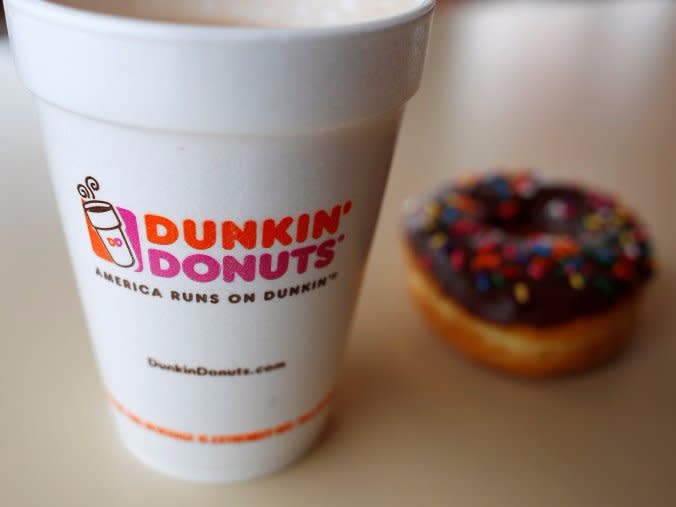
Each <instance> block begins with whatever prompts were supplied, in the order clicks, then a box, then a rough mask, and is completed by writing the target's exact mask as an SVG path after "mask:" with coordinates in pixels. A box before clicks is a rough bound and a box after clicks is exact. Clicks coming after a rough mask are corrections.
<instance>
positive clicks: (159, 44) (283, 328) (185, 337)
mask: <svg viewBox="0 0 676 507" xmlns="http://www.w3.org/2000/svg"><path fill="white" fill-rule="evenodd" d="M5 4H6V7H7V15H8V16H7V18H8V22H9V30H10V37H11V43H12V48H13V52H14V56H15V61H16V65H17V69H18V72H19V74H20V76H21V78H22V80H23V81H24V83H25V84H26V86H27V87H28V88H29V89H30V91H31V92H32V93H33V94H34V96H35V98H36V104H37V110H38V114H39V118H40V123H41V127H42V132H43V137H44V144H45V150H46V154H47V159H48V163H49V167H50V172H51V177H52V182H53V187H54V191H55V195H56V198H57V202H58V206H59V211H60V215H61V219H62V223H63V228H64V232H65V237H66V242H67V244H68V248H69V251H70V255H71V259H72V264H73V267H74V272H75V276H76V279H77V283H78V288H79V292H80V296H81V299H82V303H83V307H84V311H85V316H86V319H87V323H88V327H89V331H90V335H91V338H92V342H93V347H94V352H95V356H96V359H97V362H98V366H99V371H100V375H101V378H102V383H103V386H104V391H105V394H106V397H107V399H108V401H109V405H110V407H111V411H112V413H113V415H114V417H115V420H116V423H117V424H116V425H117V428H118V430H119V433H120V435H121V438H122V440H123V442H124V443H125V445H126V446H127V447H128V448H129V449H130V450H131V451H132V453H133V454H134V455H135V456H137V457H138V458H139V459H140V460H142V461H143V462H145V463H147V464H149V465H151V466H152V467H154V468H155V469H157V470H160V471H162V472H164V473H167V474H170V475H173V476H176V477H180V478H184V479H189V480H197V481H236V480H244V479H250V478H254V477H259V476H262V475H265V474H269V473H272V472H274V471H277V470H279V469H281V468H283V467H284V466H286V465H287V464H289V463H291V462H293V461H294V460H296V459H297V458H299V457H300V456H301V455H303V454H304V453H305V452H306V451H307V450H308V449H309V448H310V447H311V445H312V443H313V442H314V441H315V440H316V438H317V436H318V434H319V433H320V431H321V429H322V426H323V424H324V422H325V421H326V418H327V416H328V415H329V412H330V410H331V406H332V403H333V401H334V399H335V396H336V392H337V391H336V387H337V385H336V384H337V379H338V374H339V370H340V363H341V358H342V354H343V349H344V346H345V338H346V334H347V331H348V326H349V323H350V319H351V315H352V312H353V309H354V306H355V301H356V298H357V295H358V290H359V286H360V283H361V278H362V274H363V270H364V265H365V261H366V257H367V254H368V251H369V247H370V244H371V240H372V236H373V231H374V228H375V225H376V221H377V217H378V213H379V210H380V205H381V200H382V196H383V192H384V188H385V183H386V180H387V176H388V172H389V168H390V163H391V160H392V154H393V150H394V145H395V140H396V137H397V134H398V130H399V124H400V120H401V116H402V112H403V109H404V105H405V103H406V102H407V101H408V99H410V98H411V96H412V95H413V94H414V93H415V91H416V90H417V88H418V86H419V82H420V77H421V73H422V69H423V63H424V57H425V52H426V48H427V40H428V35H429V28H430V19H431V15H432V10H433V6H434V2H433V1H431V0H391V1H386V0H364V1H362V2H347V3H346V2H335V1H328V0H326V1H325V0H315V1H310V0H286V1H280V0H276V1H275V0H266V1H265V2H263V1H262V0H251V1H247V2H238V1H235V0H220V1H197V2H195V1H188V0H182V1H179V0H173V1H170V0H167V1H165V2H145V1H142V0H125V1H120V2H103V1H96V0H63V1H45V0H7V1H6V2H5Z"/></svg>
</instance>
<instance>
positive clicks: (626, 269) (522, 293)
mask: <svg viewBox="0 0 676 507" xmlns="http://www.w3.org/2000/svg"><path fill="white" fill-rule="evenodd" d="M405 233H406V238H407V240H408V244H409V246H410V247H411V249H412V250H413V252H414V254H415V256H416V258H417V260H418V262H419V264H420V266H421V267H423V268H424V269H426V270H427V271H428V272H429V273H430V274H431V275H432V276H433V277H434V279H435V280H437V281H438V283H439V285H440V287H441V289H442V290H443V292H444V293H445V294H446V295H448V296H449V297H451V298H453V300H454V301H455V302H457V303H458V304H460V305H461V306H462V307H464V308H465V309H466V310H467V311H469V312H470V313H471V314H473V315H475V316H477V317H481V318H483V319H485V320H487V321H491V322H494V323H498V324H526V325H531V326H536V327H545V326H555V325H557V324H562V323H565V322H568V321H570V320H572V319H575V318H577V317H583V316H590V315H596V314H599V313H602V312H604V311H606V310H608V309H610V308H612V307H613V306H614V305H616V304H617V303H618V302H620V301H622V300H624V299H625V298H626V297H628V296H629V295H631V294H633V293H635V292H636V290H637V289H638V288H639V287H641V286H642V285H643V284H644V283H645V282H646V280H648V279H649V278H650V277H651V275H652V273H653V262H652V254H651V247H650V243H649V240H648V238H647V235H646V233H645V230H644V229H643V227H642V226H641V225H640V224H639V223H638V222H637V220H636V219H635V218H634V217H633V216H632V215H631V214H629V213H628V212H627V211H626V210H625V209H624V208H623V207H622V206H621V205H620V204H619V203H617V202H616V201H614V200H613V199H611V198H610V197H608V196H606V195H603V194H599V193H596V192H592V191H585V190H583V189H581V188H578V187H576V186H572V185H564V184H557V183H548V182H542V181H539V180H537V179H535V178H534V177H533V176H532V175H530V174H528V173H517V174H493V175H489V176H486V177H483V178H481V179H477V180H474V181H469V182H463V183H455V184H451V185H449V186H446V187H445V188H442V189H441V190H440V191H439V192H437V193H436V194H434V195H431V196H429V197H425V198H422V199H419V200H416V201H413V203H412V206H411V209H410V210H409V212H408V213H407V214H406V219H405Z"/></svg>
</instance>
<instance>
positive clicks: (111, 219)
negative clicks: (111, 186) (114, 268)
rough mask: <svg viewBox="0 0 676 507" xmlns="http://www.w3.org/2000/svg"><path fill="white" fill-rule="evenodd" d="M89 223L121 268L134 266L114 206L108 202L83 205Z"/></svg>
mask: <svg viewBox="0 0 676 507" xmlns="http://www.w3.org/2000/svg"><path fill="white" fill-rule="evenodd" d="M82 206H83V207H84V210H85V213H86V214H87V218H88V219H89V223H90V224H91V225H92V227H93V228H94V230H95V231H96V233H97V234H98V235H99V238H101V241H102V242H103V245H104V246H105V247H106V250H108V253H109V254H110V256H111V257H112V259H113V262H114V263H115V264H117V265H118V266H120V267H121V268H129V267H131V266H133V265H134V256H133V255H132V254H131V249H130V248H129V242H128V241H127V237H126V236H125V234H124V231H123V230H122V222H121V221H120V217H119V216H118V215H117V212H116V211H115V208H114V207H113V205H112V204H110V203H109V202H106V201H87V202H85V203H83V204H82Z"/></svg>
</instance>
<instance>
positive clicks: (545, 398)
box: [0, 1, 676, 507]
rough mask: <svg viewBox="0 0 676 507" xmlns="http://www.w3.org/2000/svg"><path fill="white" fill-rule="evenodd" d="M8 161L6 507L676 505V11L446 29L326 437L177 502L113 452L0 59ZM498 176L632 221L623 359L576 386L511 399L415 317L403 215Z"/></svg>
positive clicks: (21, 117)
mask: <svg viewBox="0 0 676 507" xmlns="http://www.w3.org/2000/svg"><path fill="white" fill-rule="evenodd" d="M5 53H6V50H5V48H2V47H0V60H2V59H4V58H6V54H5ZM0 142H1V146H2V149H1V150H0V167H2V169H3V175H4V180H3V182H2V184H1V185H0V202H2V214H1V215H0V226H1V228H0V233H1V234H2V238H3V247H2V250H1V251H0V279H1V280H2V292H1V295H0V343H1V344H2V351H3V361H2V366H1V367H0V416H1V418H2V432H1V434H0V505H2V506H7V507H14V506H25V505H28V506H33V505H35V506H42V505H59V506H60V505H67V506H80V505H82V506H88V507H89V506H97V507H106V506H109V505H110V506H117V505H120V506H122V505H124V506H126V507H130V506H135V505H144V506H154V505H157V506H169V505H177V506H185V505H194V506H202V505H205V506H216V505H218V506H221V505H247V506H263V505H265V506H267V505H277V506H284V505H289V506H305V505H307V506H332V505H401V506H408V505H425V506H427V505H430V506H447V505H454V506H455V505H457V506H509V505H515V506H521V507H523V506H543V505H546V506H559V505H560V506H598V505H612V506H636V505H649V506H651V507H652V506H671V505H675V504H676V367H675V365H676V261H675V260H674V259H676V234H674V233H675V232H676V228H675V226H674V222H676V210H675V208H674V199H673V196H674V193H675V192H676V3H674V2H669V1H664V2H629V3H623V4H615V3H612V2H603V3H600V2H599V3H595V2H592V3H591V4H584V3H582V2H571V3H563V4H562V5H556V4H554V5H552V4H549V3H545V4H537V5H536V4H528V5H523V4H519V5H517V6H514V5H512V6H493V5H488V6H486V4H484V6H483V7H459V8H448V7H444V8H442V9H440V10H439V12H438V14H437V19H436V26H435V30H434V34H433V40H432V48H431V53H430V57H429V60H428V67H427V72H426V76H425V80H424V83H423V86H422V89H421V91H420V93H419V95H418V96H417V97H416V98H415V99H414V101H413V102H412V104H411V106H410V108H409V110H408V114H407V117H406V121H405V123H404V128H403V132H402V136H401V140H400V145H399V148H398V152H397V156H396V159H395V164H394V168H393V173H392V179H391V182H390V186H389V188H388V192H387V197H386V201H385V205H384V209H383V214H382V220H381V223H380V225H379V229H378V232H377V236H376V240H375V244H374V250H373V252H372V256H371V259H370V262H369V268H368V272H367V275H366V280H365V285H364V290H363V293H362V296H361V299H360V303H359V309H358V312H357V316H356V319H355V322H354V326H353V331H352V337H351V341H350V346H349V349H348V353H347V357H346V362H345V375H344V378H343V382H342V386H341V389H340V392H339V399H338V403H337V407H336V412H335V415H334V417H333V421H332V423H331V425H330V427H329V429H328V431H327V433H326V435H325V438H324V439H323V440H322V441H321V442H320V443H319V445H318V446H317V447H316V449H315V450H314V451H313V452H312V453H311V454H310V455H308V456H307V457H306V458H305V459H304V460H302V461H301V462H300V463H298V464H297V465H296V466H294V467H292V468H290V469H288V470H287V471H285V472H283V473H281V474H280V475H277V476H274V477H271V478H268V479H264V480H260V481H257V482H253V483H248V484H240V485H234V486H205V485H194V484H189V483H183V482H179V481H176V480H172V479H168V478H166V477H164V476H162V475H159V474H157V473H155V472H153V471H152V470H150V469H148V468H146V467H145V466H143V465H141V464H140V463H138V462H137V461H136V460H135V459H134V458H132V457H131V455H130V454H128V453H127V451H126V450H124V449H123V448H122V446H121V445H120V443H119V442H118V440H117V436H116V435H115V432H114V428H113V424H112V420H111V418H110V415H109V413H108V407H107V403H106V401H105V398H104V396H103V394H102V391H101V387H100V383H99V379H98V377H97V373H96V369H95V364H94V360H93V357H92V351H91V349H90V346H89V341H88V338H87V332H86V329H85V324H84V321H83V317H82V314H81V310H80V307H79V303H78V300H77V295H76V291H75V286H74V281H73V278H72V275H71V272H70V266H69V264H68V259H67V255H66V251H65V246H64V242H63V240H62V238H61V231H60V227H59V224H58V219H57V216H56V210H55V203H54V200H53V197H52V194H51V191H50V189H49V182H48V176H47V172H46V169H45V162H44V159H43V155H42V152H41V148H40V144H39V136H38V126H37V123H36V119H35V116H34V113H33V110H32V104H31V100H30V97H29V96H28V95H27V94H26V93H25V92H24V91H23V90H22V88H21V87H20V85H19V83H18V82H17V80H16V78H15V76H14V74H13V72H12V70H11V66H10V65H8V64H7V63H5V62H2V61H0ZM495 165H509V166H514V165H520V166H523V165H526V166H535V167H540V168H542V169H543V170H544V171H545V172H547V173H550V174H559V175H565V176H566V177H574V178H579V179H584V180H585V181H588V182H591V183H594V184H597V185H602V186H604V187H606V188H608V189H609V190H612V191H614V192H616V193H617V194H618V195H620V196H622V197H623V198H624V199H625V200H627V201H628V202H629V203H630V204H631V205H632V206H633V207H635V208H636V209H638V210H640V212H641V213H642V215H643V216H644V218H645V221H646V222H647V223H648V225H649V227H650V229H651V230H652V232H653V234H654V236H655V238H656V242H657V251H658V256H659V260H660V265H661V266H660V267H661V272H660V275H659V277H658V278H657V279H656V281H655V282H654V283H653V284H652V286H651V287H650V288H649V290H648V291H647V293H646V295H645V305H644V311H643V315H642V322H641V325H640V329H639V330H638V332H637V337H636V338H637V340H636V341H635V344H634V345H633V346H632V348H631V350H630V351H629V353H627V354H626V355H625V356H624V357H622V358H621V359H620V360H618V361H615V362H613V363H612V364H610V365H608V366H607V367H605V368H602V369H599V370H596V371H594V372H591V373H589V374H585V375H581V376H576V377H572V378H568V379H562V380H555V381H547V382H539V383H537V382H529V381H520V380H515V379H512V378H509V377H505V376H502V375H499V374H495V373H492V372H490V371H487V370H485V369H483V368H481V367H478V366H476V365H475V364H472V363H470V362H468V361H466V360H464V359H463V358H462V357H460V356H459V355H457V354H456V353H455V352H454V351H453V350H451V349H450V348H449V347H448V346H446V345H445V344H444V343H443V342H442V341H441V340H438V339H437V338H436V337H435V335H434V334H433V333H432V332H431V331H430V330H429V329H428V327H427V326H426V324H425V322H424V321H423V319H422V317H421V315H420V314H419V313H418V312H417V311H416V310H415V309H414V307H413V306H412V305H411V302H410V300H409V298H408V295H407V293H406V290H405V286H404V278H403V274H402V270H403V263H402V259H401V256H400V252H399V248H398V222H397V221H398V215H399V207H400V204H401V202H402V200H403V199H404V198H405V196H406V195H409V194H411V193H416V192H420V191H422V190H424V189H426V188H429V186H431V185H434V184H435V183H436V182H438V181H439V180H441V179H443V178H446V177H448V176H449V175H451V174H453V173H455V172H457V171H460V170H467V169H472V168H481V167H486V166H495Z"/></svg>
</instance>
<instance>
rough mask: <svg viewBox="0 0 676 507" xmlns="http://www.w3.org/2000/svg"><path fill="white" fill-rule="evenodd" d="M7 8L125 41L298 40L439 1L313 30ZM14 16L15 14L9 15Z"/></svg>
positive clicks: (18, 0) (401, 20)
mask: <svg viewBox="0 0 676 507" xmlns="http://www.w3.org/2000/svg"><path fill="white" fill-rule="evenodd" d="M5 4H8V5H10V6H11V7H12V8H14V9H16V10H18V11H21V12H23V13H25V14H28V15H31V16H34V17H37V18H40V19H42V20H49V21H55V22H58V23H60V24H63V25H67V26H69V27H72V28H78V29H82V30H87V31H96V32H107V33H110V34H124V36H125V37H130V36H132V37H146V38H158V39H191V40H205V41H209V40H229V39H231V40H238V41H241V40H251V41H268V40H274V41H279V40H297V39H323V38H329V37H340V36H350V35H358V34H364V33H373V32H380V31H384V30H387V29H389V28H393V27H397V26H401V25H405V24H407V23H409V22H411V21H414V20H416V19H419V18H422V17H424V16H426V15H427V14H429V13H430V12H431V11H432V10H434V7H435V5H436V0H420V3H419V4H418V5H416V6H415V7H413V8H411V9H408V10H406V11H404V12H401V13H399V14H395V15H394V16H388V17H384V18H377V19H373V20H369V21H361V22H356V23H346V24H341V25H329V26H309V27H271V28H267V27H241V26H224V25H220V26H219V25H200V24H196V23H182V22H172V21H160V20H149V19H141V18H133V17H126V16H119V15H115V14H106V13H101V12H96V11H91V10H87V9H81V8H78V7H71V6H66V5H62V4H58V3H54V2H50V1H48V0H5ZM9 15H10V16H11V13H10V14H9Z"/></svg>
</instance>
